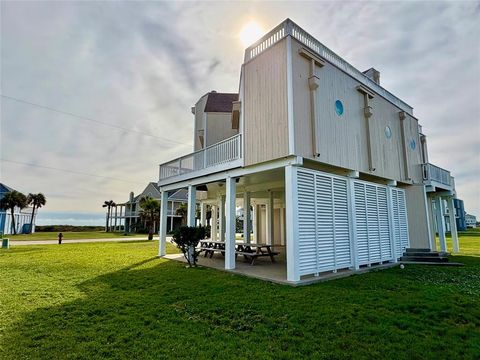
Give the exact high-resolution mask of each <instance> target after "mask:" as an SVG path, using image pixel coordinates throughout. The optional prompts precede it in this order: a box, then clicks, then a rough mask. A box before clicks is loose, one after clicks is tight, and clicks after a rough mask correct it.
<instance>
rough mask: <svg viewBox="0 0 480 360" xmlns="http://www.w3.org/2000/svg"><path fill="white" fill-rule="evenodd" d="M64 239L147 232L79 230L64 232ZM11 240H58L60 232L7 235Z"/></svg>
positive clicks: (106, 237)
mask: <svg viewBox="0 0 480 360" xmlns="http://www.w3.org/2000/svg"><path fill="white" fill-rule="evenodd" d="M62 234H63V240H76V239H111V238H120V237H124V236H127V237H146V236H147V235H146V234H129V235H125V234H124V233H123V232H108V233H107V232H104V231H79V232H73V231H72V232H62ZM5 237H7V238H9V239H10V240H11V241H13V240H29V241H30V240H32V241H35V240H58V232H53V231H51V232H48V231H45V232H36V233H33V234H18V235H5Z"/></svg>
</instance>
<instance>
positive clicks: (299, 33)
mask: <svg viewBox="0 0 480 360" xmlns="http://www.w3.org/2000/svg"><path fill="white" fill-rule="evenodd" d="M288 35H290V36H292V37H293V38H295V39H297V40H298V41H299V42H301V43H302V44H303V45H305V46H307V47H309V48H310V49H311V50H313V51H314V52H316V53H317V54H318V55H320V56H321V57H322V58H324V59H325V60H327V61H328V62H330V63H331V64H333V65H334V66H336V67H338V68H339V69H341V70H343V71H344V72H345V73H347V74H348V75H350V76H352V77H353V78H354V79H355V80H357V81H359V82H360V83H361V84H363V85H365V86H367V87H368V88H370V89H371V90H372V91H374V92H376V93H377V94H378V95H380V96H382V97H384V98H385V99H387V100H388V101H390V102H391V103H392V104H394V105H395V106H397V107H398V108H400V109H402V110H403V111H406V112H407V113H409V114H411V115H413V108H412V107H411V106H410V105H408V104H407V103H405V102H404V101H402V100H400V99H399V98H397V97H396V96H395V95H393V94H392V93H390V92H389V91H387V90H386V89H384V88H383V87H381V86H380V85H379V84H377V83H376V82H375V81H373V80H372V79H370V78H369V77H368V76H367V75H365V74H364V73H362V72H361V71H360V70H358V69H356V68H355V67H354V66H353V65H351V64H349V63H348V62H347V61H345V60H344V59H342V58H341V57H340V56H338V55H337V54H336V53H334V52H333V51H332V50H330V49H329V48H327V47H326V46H325V45H323V44H322V43H321V42H320V41H318V40H317V39H315V38H314V37H313V36H312V35H310V34H309V33H307V32H306V31H305V30H303V29H302V28H301V27H300V26H298V25H297V24H295V23H294V22H293V21H292V20H290V19H287V20H285V21H284V22H282V23H281V24H280V25H278V26H277V27H275V28H274V29H273V30H271V31H270V32H269V33H268V34H266V35H265V36H263V37H262V38H261V39H260V40H258V41H257V42H255V43H254V44H253V45H251V46H250V47H248V48H247V49H246V50H245V62H247V61H249V60H251V59H253V58H254V57H256V56H258V55H260V54H261V53H262V52H264V51H265V50H267V49H268V48H270V47H271V46H273V45H275V44H276V43H277V42H278V41H280V40H282V39H283V38H285V37H287V36H288Z"/></svg>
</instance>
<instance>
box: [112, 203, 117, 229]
mask: <svg viewBox="0 0 480 360" xmlns="http://www.w3.org/2000/svg"><path fill="white" fill-rule="evenodd" d="M117 215H118V214H117V205H115V223H114V225H113V231H117V218H118V217H117Z"/></svg>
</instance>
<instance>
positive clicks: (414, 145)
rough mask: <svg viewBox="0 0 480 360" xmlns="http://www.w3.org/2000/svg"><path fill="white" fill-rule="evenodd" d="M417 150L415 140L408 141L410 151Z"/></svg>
mask: <svg viewBox="0 0 480 360" xmlns="http://www.w3.org/2000/svg"><path fill="white" fill-rule="evenodd" d="M416 148H417V142H416V141H415V139H412V140H410V149H412V150H415V149H416Z"/></svg>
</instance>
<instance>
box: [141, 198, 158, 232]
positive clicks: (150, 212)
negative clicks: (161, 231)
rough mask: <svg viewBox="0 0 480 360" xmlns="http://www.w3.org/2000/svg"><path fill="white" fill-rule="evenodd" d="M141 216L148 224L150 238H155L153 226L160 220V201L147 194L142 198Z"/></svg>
mask: <svg viewBox="0 0 480 360" xmlns="http://www.w3.org/2000/svg"><path fill="white" fill-rule="evenodd" d="M140 207H141V208H142V210H140V218H141V219H142V220H144V221H145V223H146V224H147V226H148V240H153V227H154V224H155V223H156V222H157V220H160V201H158V200H155V199H153V198H151V197H150V196H146V197H144V198H142V199H141V200H140Z"/></svg>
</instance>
